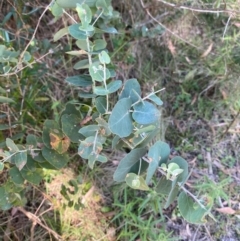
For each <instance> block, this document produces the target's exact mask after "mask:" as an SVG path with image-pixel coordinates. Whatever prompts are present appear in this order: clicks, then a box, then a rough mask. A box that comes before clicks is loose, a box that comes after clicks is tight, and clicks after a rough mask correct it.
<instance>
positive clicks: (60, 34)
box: [53, 27, 69, 42]
mask: <svg viewBox="0 0 240 241" xmlns="http://www.w3.org/2000/svg"><path fill="white" fill-rule="evenodd" d="M68 33H69V32H68V27H65V28H62V29H60V30H58V31H57V32H56V33H55V34H54V36H53V41H54V42H56V41H58V40H59V39H61V38H62V37H63V36H64V35H66V34H68Z"/></svg>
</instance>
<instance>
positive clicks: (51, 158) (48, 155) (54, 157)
mask: <svg viewBox="0 0 240 241" xmlns="http://www.w3.org/2000/svg"><path fill="white" fill-rule="evenodd" d="M42 155H43V157H44V158H45V159H46V160H47V162H49V163H50V165H52V166H54V167H55V168H56V169H61V168H63V167H65V166H66V165H67V163H68V160H69V158H68V156H67V154H66V153H64V154H59V153H58V152H56V151H55V150H52V149H49V148H47V147H45V146H44V147H43V149H42Z"/></svg>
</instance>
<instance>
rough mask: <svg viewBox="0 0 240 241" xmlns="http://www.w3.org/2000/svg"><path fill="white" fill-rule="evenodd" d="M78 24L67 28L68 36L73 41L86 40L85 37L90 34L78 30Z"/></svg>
mask: <svg viewBox="0 0 240 241" xmlns="http://www.w3.org/2000/svg"><path fill="white" fill-rule="evenodd" d="M80 26H81V25H80V24H73V25H71V26H69V27H68V32H69V34H70V35H71V36H72V37H73V38H75V39H87V36H91V34H92V33H91V32H86V31H83V30H80Z"/></svg>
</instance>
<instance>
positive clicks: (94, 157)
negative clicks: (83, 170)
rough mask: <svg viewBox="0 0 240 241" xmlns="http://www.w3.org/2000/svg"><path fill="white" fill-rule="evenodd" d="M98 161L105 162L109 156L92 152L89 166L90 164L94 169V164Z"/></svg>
mask: <svg viewBox="0 0 240 241" xmlns="http://www.w3.org/2000/svg"><path fill="white" fill-rule="evenodd" d="M96 161H99V162H102V163H105V162H107V157H105V156H103V155H96V154H91V155H90V156H89V157H88V166H89V167H90V168H91V169H93V167H94V164H95V162H96Z"/></svg>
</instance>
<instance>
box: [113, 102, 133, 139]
mask: <svg viewBox="0 0 240 241" xmlns="http://www.w3.org/2000/svg"><path fill="white" fill-rule="evenodd" d="M131 105H132V101H131V100H130V99H129V98H124V99H121V100H119V101H118V102H117V104H116V105H115V106H114V108H113V110H112V113H111V115H110V117H109V121H108V124H109V128H110V129H111V131H112V133H114V134H116V135H118V136H120V137H127V136H129V135H130V134H131V133H132V131H133V124H132V118H131V115H130V112H129V110H130V108H131Z"/></svg>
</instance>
